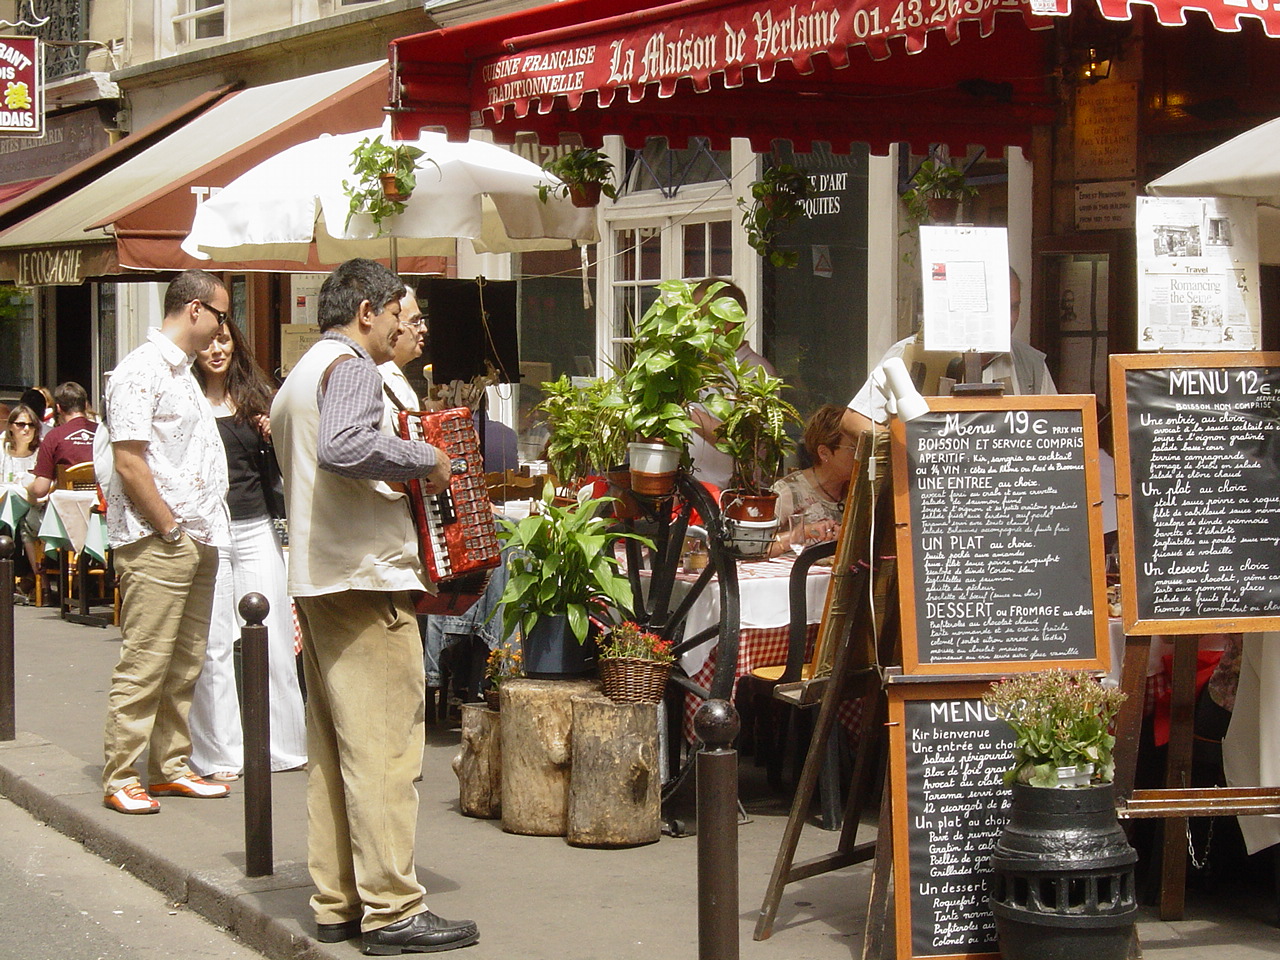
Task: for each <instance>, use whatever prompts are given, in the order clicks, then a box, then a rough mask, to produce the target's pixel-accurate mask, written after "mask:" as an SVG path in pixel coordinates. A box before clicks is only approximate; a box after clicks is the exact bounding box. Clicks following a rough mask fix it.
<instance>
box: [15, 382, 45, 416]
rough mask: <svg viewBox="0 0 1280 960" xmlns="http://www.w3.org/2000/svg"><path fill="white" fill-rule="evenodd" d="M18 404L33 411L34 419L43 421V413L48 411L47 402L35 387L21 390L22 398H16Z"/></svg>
mask: <svg viewBox="0 0 1280 960" xmlns="http://www.w3.org/2000/svg"><path fill="white" fill-rule="evenodd" d="M18 402H19V403H20V404H22V405H23V406H24V407H30V408H31V409H32V410H34V411H35V414H36V418H37V419H39V420H43V419H44V412H45V411H46V410H48V409H49V402H48V401H47V400H45V398H44V394H43V393H41V392H40V391H39V390H37V389H36V388H35V387H31V388H30V389H27V390H23V391H22V396H20V397H19V398H18Z"/></svg>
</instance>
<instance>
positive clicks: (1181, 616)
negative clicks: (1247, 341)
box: [1111, 353, 1280, 635]
mask: <svg viewBox="0 0 1280 960" xmlns="http://www.w3.org/2000/svg"><path fill="white" fill-rule="evenodd" d="M1111 395H1112V397H1113V398H1114V399H1115V406H1114V411H1115V416H1116V418H1117V419H1116V425H1115V441H1116V506H1117V508H1118V509H1117V519H1118V520H1119V523H1120V562H1121V576H1120V585H1121V597H1120V599H1121V608H1122V616H1123V618H1124V629H1125V632H1126V633H1131V634H1139V635H1148V634H1157V633H1173V634H1183V633H1219V632H1222V633H1237V632H1242V631H1260V630H1275V629H1278V628H1280V353H1207V354H1206V353H1200V354H1195V353H1182V354H1175V353H1168V354H1132V355H1118V356H1113V357H1112V358H1111Z"/></svg>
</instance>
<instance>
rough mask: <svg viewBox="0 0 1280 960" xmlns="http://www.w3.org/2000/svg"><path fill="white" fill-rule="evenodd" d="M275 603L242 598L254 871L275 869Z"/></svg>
mask: <svg viewBox="0 0 1280 960" xmlns="http://www.w3.org/2000/svg"><path fill="white" fill-rule="evenodd" d="M270 610H271V605H270V604H269V603H267V598H266V597H264V596H263V595H262V594H260V593H246V594H245V595H244V596H243V597H241V598H240V616H242V617H243V618H244V620H245V624H244V627H243V628H242V629H241V631H240V639H239V640H238V641H237V644H238V645H239V647H240V662H241V665H242V668H243V673H244V678H243V681H244V682H243V684H242V688H241V689H242V695H241V702H240V720H241V723H242V724H243V726H244V867H245V874H246V875H247V876H250V877H266V876H270V875H271V873H273V872H274V870H275V864H274V855H273V852H272V849H271V702H270V701H271V692H270V668H269V667H268V664H267V628H266V627H265V626H263V624H262V621H263V620H265V619H266V618H267V613H268V612H269V611H270Z"/></svg>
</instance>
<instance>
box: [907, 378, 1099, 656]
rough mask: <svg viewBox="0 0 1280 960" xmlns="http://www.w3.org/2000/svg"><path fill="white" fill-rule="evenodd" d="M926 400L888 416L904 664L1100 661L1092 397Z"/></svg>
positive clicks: (1097, 494) (1096, 498)
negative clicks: (904, 419)
mask: <svg viewBox="0 0 1280 960" xmlns="http://www.w3.org/2000/svg"><path fill="white" fill-rule="evenodd" d="M929 407H930V411H929V413H927V414H925V415H924V416H922V417H919V418H918V419H915V420H912V421H911V422H910V423H907V424H903V423H901V422H897V421H895V423H894V425H893V430H894V449H893V455H894V497H895V501H896V503H895V512H896V514H897V519H898V559H899V562H898V568H899V572H900V581H899V597H900V603H901V605H902V626H903V631H902V640H903V670H904V672H906V673H908V674H912V673H932V674H948V675H954V674H964V673H992V672H997V671H1000V672H1008V671H1016V670H1031V669H1040V668H1043V667H1044V666H1046V665H1051V666H1059V667H1062V668H1064V669H1068V668H1071V669H1074V668H1087V669H1106V668H1107V664H1108V662H1109V659H1110V657H1109V646H1108V644H1107V642H1106V614H1107V605H1106V602H1105V594H1106V582H1105V579H1104V576H1103V571H1102V519H1101V505H1102V502H1101V496H1100V494H1099V482H1098V462H1097V457H1098V452H1097V451H1098V441H1097V419H1096V415H1095V412H1094V400H1093V397H1091V396H1078V397H1004V398H981V399H977V398H975V399H956V398H930V400H929Z"/></svg>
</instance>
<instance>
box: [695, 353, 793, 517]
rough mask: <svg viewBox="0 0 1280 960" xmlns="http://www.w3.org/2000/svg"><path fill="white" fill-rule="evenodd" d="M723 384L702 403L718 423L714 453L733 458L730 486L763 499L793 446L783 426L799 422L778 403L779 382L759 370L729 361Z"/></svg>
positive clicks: (784, 403) (788, 406)
mask: <svg viewBox="0 0 1280 960" xmlns="http://www.w3.org/2000/svg"><path fill="white" fill-rule="evenodd" d="M727 379H728V386H727V387H726V388H725V389H724V391H723V392H722V393H720V394H718V395H716V396H714V397H711V398H708V400H707V401H706V406H707V410H708V412H709V413H710V414H711V415H712V416H714V417H715V418H716V419H718V420H719V421H720V426H719V427H718V428H716V448H717V449H718V450H720V451H721V452H723V453H727V454H728V455H729V456H730V457H732V458H733V477H732V480H731V481H730V486H732V487H733V488H734V489H737V490H741V491H742V492H743V493H746V494H751V495H755V496H760V495H763V494H767V493H768V492H769V488H770V487H771V486H772V485H773V484H774V483H775V482H776V481H777V480H778V478H779V477H781V476H782V473H783V462H784V460H785V459H786V456H787V454H788V453H790V452H791V450H792V449H793V448H794V447H795V441H794V440H792V439H791V437H790V436H788V435H787V425H788V424H802V423H803V422H804V420H803V418H802V417H801V416H800V412H799V411H798V410H796V408H795V407H794V406H792V405H791V404H790V403H788V402H787V401H786V400H783V399H782V391H783V389H785V387H786V384H785V383H783V382H782V378H780V377H775V376H772V375H770V374H769V372H768V371H767V370H765V368H764V367H759V366H749V367H744V366H741V365H740V364H738V362H737V360H736V359H735V360H734V361H733V362H732V363H731V365H730V375H729V377H728V378H727Z"/></svg>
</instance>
